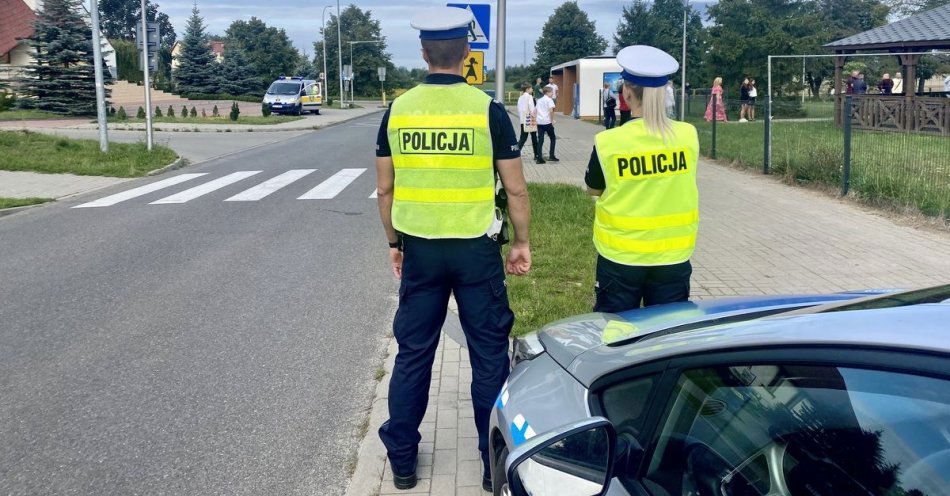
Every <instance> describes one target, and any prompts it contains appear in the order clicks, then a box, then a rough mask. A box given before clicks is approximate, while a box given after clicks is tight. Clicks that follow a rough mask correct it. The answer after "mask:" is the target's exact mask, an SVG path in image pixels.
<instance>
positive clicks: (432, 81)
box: [376, 7, 531, 489]
mask: <svg viewBox="0 0 950 496" xmlns="http://www.w3.org/2000/svg"><path fill="white" fill-rule="evenodd" d="M472 20H473V17H472V14H471V12H470V11H468V10H463V9H458V8H452V7H439V8H433V9H427V10H425V11H423V12H420V13H418V14H417V15H415V16H414V17H413V19H412V26H413V27H414V28H416V29H419V30H421V35H420V38H421V39H422V57H423V59H425V61H426V62H427V63H428V64H429V76H428V77H427V78H426V80H425V83H423V84H421V85H419V86H417V87H415V88H413V89H411V90H409V91H407V92H406V93H404V94H403V95H401V96H400V97H399V98H397V99H396V100H395V101H393V104H392V106H391V107H390V110H389V111H388V112H387V113H386V115H385V116H384V117H383V122H382V125H381V126H380V129H379V136H378V138H377V151H376V156H377V159H376V171H377V186H378V196H379V211H380V217H381V219H382V222H383V227H384V228H385V230H386V236H387V237H388V238H389V247H390V252H389V257H390V261H391V262H392V267H393V272H394V273H395V274H396V277H400V278H401V284H400V287H399V310H398V311H397V312H396V318H395V321H394V322H393V332H394V334H395V337H396V341H397V342H398V343H399V352H398V354H397V355H396V363H395V367H394V368H393V375H392V378H391V381H390V386H389V415H390V418H389V420H388V421H386V422H385V423H384V424H383V425H382V427H380V429H379V436H380V438H382V440H383V444H385V445H386V449H387V451H388V456H389V462H390V466H391V467H392V471H393V483H394V484H395V486H396V487H397V488H399V489H408V488H411V487H413V486H415V484H416V460H417V456H418V444H419V441H420V439H421V435H420V434H419V424H420V423H421V421H422V417H423V415H424V414H425V411H426V406H427V403H428V398H429V382H430V379H431V371H432V362H433V359H434V356H435V350H436V347H437V346H438V343H439V335H440V330H441V328H442V324H443V322H444V320H445V314H446V306H447V303H448V299H449V293H450V292H451V293H454V295H455V299H456V301H457V302H458V307H459V319H460V320H461V323H462V328H463V330H464V331H465V338H466V341H467V343H468V351H469V358H470V360H471V362H472V407H473V409H474V410H475V412H474V413H475V427H476V428H477V430H478V448H479V450H481V453H482V460H483V463H484V466H485V472H484V473H485V474H486V475H485V476H484V480H483V482H482V485H483V486H484V487H486V488H489V489H490V486H491V481H490V480H489V475H488V474H490V471H489V470H488V452H487V450H488V432H487V431H488V417H489V415H490V412H491V407H492V404H493V403H494V401H495V399H496V398H497V396H498V393H499V391H500V390H501V387H502V385H503V384H504V381H505V379H506V378H507V376H508V354H507V353H508V333H509V332H510V330H511V326H512V324H513V323H514V314H513V313H512V312H511V310H510V309H509V308H508V294H507V291H506V288H505V274H504V271H503V269H502V260H501V254H500V248H499V244H498V242H496V241H495V237H496V236H497V233H498V232H499V230H500V228H501V222H500V221H499V220H498V219H499V218H500V217H499V214H498V213H497V212H496V207H495V193H496V190H495V185H496V180H495V171H496V170H497V173H498V174H499V175H500V176H501V181H502V183H503V185H504V188H505V190H506V191H507V195H508V202H509V210H510V215H511V222H512V224H513V225H514V231H515V235H514V240H513V242H512V245H511V250H510V252H509V254H508V260H507V264H506V269H507V271H508V273H509V274H515V275H522V274H525V273H527V272H528V270H529V269H530V267H531V252H530V249H529V247H528V221H529V217H530V210H529V206H528V194H527V187H526V185H525V180H524V175H523V174H522V170H521V153H520V150H519V148H518V141H517V139H515V134H514V129H513V128H512V125H511V121H510V120H509V118H508V114H507V113H506V112H505V109H504V107H502V106H501V105H499V104H497V103H495V102H492V100H491V98H490V97H489V96H488V95H487V94H485V93H484V92H482V91H481V90H478V89H476V88H473V87H471V86H469V85H467V84H466V83H465V79H464V78H463V77H462V63H463V61H464V60H465V59H466V56H467V55H468V53H469V50H468V29H469V24H470V23H471V22H472Z"/></svg>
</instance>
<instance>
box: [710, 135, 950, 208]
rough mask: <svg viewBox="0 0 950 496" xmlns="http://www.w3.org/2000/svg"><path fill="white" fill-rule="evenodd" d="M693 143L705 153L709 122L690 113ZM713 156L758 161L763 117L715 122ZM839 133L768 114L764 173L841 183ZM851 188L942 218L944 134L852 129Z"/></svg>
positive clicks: (949, 187)
mask: <svg viewBox="0 0 950 496" xmlns="http://www.w3.org/2000/svg"><path fill="white" fill-rule="evenodd" d="M692 123H693V124H694V125H695V126H696V128H697V130H698V131H699V140H700V149H701V151H702V153H703V155H706V156H709V155H710V152H711V145H712V130H711V124H710V123H708V122H705V121H703V120H693V121H692ZM716 134H717V139H716V142H717V143H716V150H717V158H718V159H720V160H727V161H732V162H735V163H737V164H740V165H744V166H747V167H752V168H755V169H761V168H762V159H763V140H764V135H765V130H764V125H763V124H762V123H761V122H755V123H743V124H738V123H727V124H721V123H720V124H719V125H717V129H716ZM843 148H844V138H843V134H842V131H841V130H840V129H838V128H836V127H835V125H834V123H833V122H831V121H830V120H829V121H818V122H782V121H781V120H776V121H773V128H772V166H771V173H773V174H779V175H782V176H784V177H785V178H786V180H788V181H790V182H801V183H808V182H816V183H822V184H826V185H830V186H833V187H838V186H839V185H840V183H841V175H842V167H843V164H844V158H843ZM851 149H852V152H851V153H852V155H851V157H852V161H851V191H853V192H854V193H855V194H856V195H857V196H858V197H859V198H861V199H864V200H867V201H869V202H871V203H876V204H884V205H890V206H897V207H914V208H917V209H919V210H920V211H921V212H923V213H925V214H927V215H932V216H943V217H946V218H950V138H948V137H946V136H932V135H924V134H914V133H899V132H890V131H870V130H860V129H855V130H854V131H853V135H852V144H851Z"/></svg>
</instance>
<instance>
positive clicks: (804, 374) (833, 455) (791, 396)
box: [642, 365, 950, 496]
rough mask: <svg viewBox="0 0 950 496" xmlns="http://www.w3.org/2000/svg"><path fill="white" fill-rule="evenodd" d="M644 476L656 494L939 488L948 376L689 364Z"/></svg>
mask: <svg viewBox="0 0 950 496" xmlns="http://www.w3.org/2000/svg"><path fill="white" fill-rule="evenodd" d="M665 412H666V413H665V416H664V417H663V421H661V426H662V427H661V430H660V434H659V438H658V440H657V444H656V448H655V449H654V451H653V453H652V454H651V455H650V457H649V460H648V465H647V467H646V473H645V476H644V478H643V479H642V482H643V484H644V486H646V487H647V489H648V490H649V491H650V492H651V493H653V494H655V495H663V496H666V495H677V496H679V495H709V496H713V495H715V496H765V495H788V496H799V495H801V496H806V495H807V496H836V495H861V496H885V495H886V496H898V495H900V496H934V495H942V494H948V493H947V488H950V381H947V380H944V379H939V378H933V377H923V376H916V375H910V374H903V373H898V372H891V371H879V370H868V369H857V368H843V367H832V366H813V365H752V366H734V367H715V368H703V369H693V370H687V371H685V372H684V373H683V374H682V375H681V377H680V378H679V380H678V382H677V385H676V387H675V389H674V392H673V395H672V397H671V399H670V403H669V405H668V406H667V408H666V410H665Z"/></svg>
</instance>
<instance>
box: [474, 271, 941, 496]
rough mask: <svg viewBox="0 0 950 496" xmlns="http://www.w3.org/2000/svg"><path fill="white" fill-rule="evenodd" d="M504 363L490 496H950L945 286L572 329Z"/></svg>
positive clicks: (764, 301) (587, 322) (608, 319)
mask: <svg viewBox="0 0 950 496" xmlns="http://www.w3.org/2000/svg"><path fill="white" fill-rule="evenodd" d="M513 363H514V365H513V369H512V372H511V376H510V378H509V379H508V382H507V383H506V384H505V387H504V389H503V390H502V392H501V394H500V395H499V397H498V400H497V402H496V404H495V407H494V409H493V412H492V419H491V430H490V432H491V437H490V440H491V444H490V454H491V460H492V467H493V470H492V479H493V486H494V487H493V489H494V494H496V495H528V494H530V495H533V496H545V495H558V496H575V495H578V496H595V495H601V494H607V495H651V496H669V495H676V496H687V495H690V496H714V495H715V496H747V495H748V496H765V495H768V496H805V495H808V496H852V495H861V496H871V495H874V496H876V495H888V496H890V495H894V496H896V495H906V496H935V495H947V494H950V285H946V286H940V287H934V288H929V289H923V290H916V291H907V292H864V293H847V294H833V295H824V296H796V297H757V298H732V299H723V300H713V301H699V302H690V303H676V304H670V305H663V306H657V307H649V308H643V309H639V310H632V311H628V312H623V313H620V314H617V315H614V314H589V315H583V316H579V317H575V318H571V319H567V320H562V321H559V322H555V323H553V324H550V325H548V326H546V327H545V328H544V329H542V330H541V332H540V333H538V334H535V335H530V336H527V337H525V338H522V339H518V340H516V342H515V349H514V351H513Z"/></svg>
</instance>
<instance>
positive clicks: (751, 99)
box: [746, 79, 759, 122]
mask: <svg viewBox="0 0 950 496" xmlns="http://www.w3.org/2000/svg"><path fill="white" fill-rule="evenodd" d="M758 96H759V90H757V89H756V88H755V79H749V99H748V100H747V101H746V105H748V106H749V109H748V111H746V116H747V117H748V118H749V121H752V122H755V99H756V98H758Z"/></svg>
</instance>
